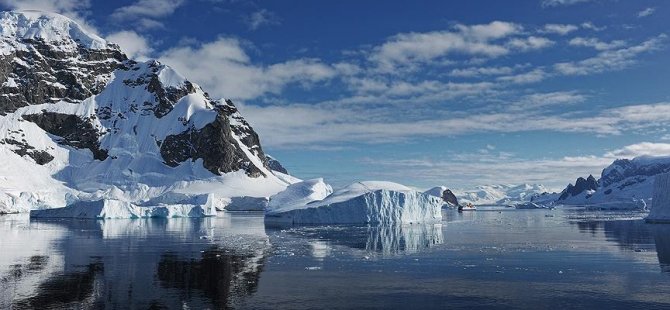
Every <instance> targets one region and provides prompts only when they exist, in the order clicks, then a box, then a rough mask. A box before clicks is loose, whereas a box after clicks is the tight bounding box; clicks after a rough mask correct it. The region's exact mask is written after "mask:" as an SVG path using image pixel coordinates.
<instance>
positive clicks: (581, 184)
mask: <svg viewBox="0 0 670 310" xmlns="http://www.w3.org/2000/svg"><path fill="white" fill-rule="evenodd" d="M597 189H598V181H597V180H596V178H595V177H593V175H589V177H588V178H586V179H584V178H582V177H579V178H578V179H577V181H576V182H575V185H572V184H568V187H566V188H565V189H564V190H563V192H561V196H560V197H559V198H558V200H565V199H567V198H568V197H571V196H577V195H579V194H581V193H583V192H585V191H594V190H597Z"/></svg>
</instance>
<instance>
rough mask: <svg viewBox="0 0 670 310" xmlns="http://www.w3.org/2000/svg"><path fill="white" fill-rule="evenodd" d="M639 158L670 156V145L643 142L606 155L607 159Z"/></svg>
mask: <svg viewBox="0 0 670 310" xmlns="http://www.w3.org/2000/svg"><path fill="white" fill-rule="evenodd" d="M638 156H670V143H652V142H641V143H637V144H632V145H627V146H625V147H623V148H620V149H617V150H614V151H611V152H608V153H607V154H605V157H610V158H634V157H638Z"/></svg>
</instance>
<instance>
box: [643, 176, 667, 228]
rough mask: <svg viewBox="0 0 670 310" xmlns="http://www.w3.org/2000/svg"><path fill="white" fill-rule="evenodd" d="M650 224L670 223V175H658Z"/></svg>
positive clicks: (648, 219) (655, 182)
mask: <svg viewBox="0 0 670 310" xmlns="http://www.w3.org/2000/svg"><path fill="white" fill-rule="evenodd" d="M651 202H652V205H651V211H650V212H649V216H647V218H646V221H647V222H649V223H670V173H663V174H658V175H656V179H655V180H654V193H653V198H652V200H651Z"/></svg>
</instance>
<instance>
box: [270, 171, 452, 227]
mask: <svg viewBox="0 0 670 310" xmlns="http://www.w3.org/2000/svg"><path fill="white" fill-rule="evenodd" d="M308 182H309V181H308ZM322 182H323V181H320V182H319V181H317V182H314V183H313V184H311V185H310V184H302V185H300V183H298V184H293V185H291V186H289V188H288V189H287V191H289V190H290V191H291V192H287V193H286V194H284V195H285V196H286V197H291V196H292V197H294V198H300V197H301V196H300V195H296V194H295V193H300V188H301V187H300V186H303V187H302V188H303V189H304V190H305V193H309V194H308V195H303V196H302V197H303V198H304V200H300V199H293V200H291V199H287V201H286V203H279V202H277V200H279V199H277V197H276V196H275V197H273V198H272V199H271V200H270V206H269V207H268V209H267V211H266V214H265V221H266V223H273V224H274V223H276V224H362V223H379V224H393V223H417V222H432V221H439V220H441V219H442V214H441V207H442V203H441V202H439V201H438V200H437V199H433V197H431V196H429V195H426V194H423V193H420V192H417V191H415V190H412V189H410V188H408V187H406V186H404V185H400V184H397V183H392V182H381V181H367V182H358V183H354V184H351V185H349V186H347V187H345V188H343V189H341V190H338V191H336V192H334V193H333V194H330V195H328V196H327V197H325V198H324V199H322V200H313V201H311V202H306V201H309V200H312V199H311V198H309V197H310V196H311V195H313V193H310V191H311V192H316V191H317V190H319V189H317V188H315V187H323V185H322V184H321V183H322ZM292 187H293V188H292ZM322 189H323V188H321V190H322ZM321 194H322V193H321ZM280 195H281V194H280ZM284 195H282V196H284ZM282 196H280V197H282ZM311 197H313V196H311ZM273 200H274V201H275V202H274V203H273ZM305 202H306V203H305Z"/></svg>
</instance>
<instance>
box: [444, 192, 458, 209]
mask: <svg viewBox="0 0 670 310" xmlns="http://www.w3.org/2000/svg"><path fill="white" fill-rule="evenodd" d="M442 200H444V201H446V202H448V203H450V204H452V205H455V206H457V205H458V198H456V195H454V193H453V192H451V190H450V189H445V190H444V192H442Z"/></svg>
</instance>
